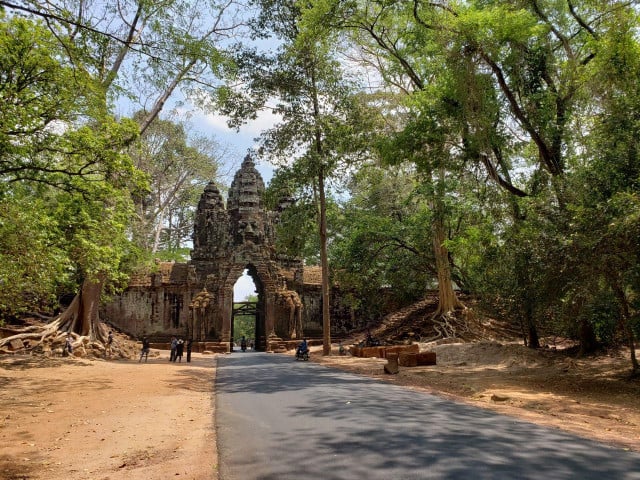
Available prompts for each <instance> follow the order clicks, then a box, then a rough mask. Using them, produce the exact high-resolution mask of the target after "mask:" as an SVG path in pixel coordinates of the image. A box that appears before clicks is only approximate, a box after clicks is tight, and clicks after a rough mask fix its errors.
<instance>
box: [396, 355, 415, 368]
mask: <svg viewBox="0 0 640 480" xmlns="http://www.w3.org/2000/svg"><path fill="white" fill-rule="evenodd" d="M398 365H400V366H401V367H417V366H418V354H417V353H406V352H402V353H399V354H398Z"/></svg>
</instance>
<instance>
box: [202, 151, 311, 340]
mask: <svg viewBox="0 0 640 480" xmlns="http://www.w3.org/2000/svg"><path fill="white" fill-rule="evenodd" d="M264 191H265V187H264V182H263V180H262V177H261V176H260V173H259V172H258V170H257V169H256V167H255V163H254V161H253V159H252V158H251V156H250V155H247V156H246V157H245V159H244V161H243V162H242V166H241V167H240V169H239V170H238V172H236V174H235V176H234V179H233V182H232V183H231V187H230V188H229V196H228V199H227V207H226V209H225V206H224V202H223V200H222V195H221V194H220V191H219V190H218V188H217V187H216V186H215V185H214V184H213V183H210V184H209V185H207V186H206V188H205V190H204V192H203V193H202V196H201V198H200V202H199V203H198V209H197V211H196V218H195V225H194V232H193V250H192V252H191V262H190V265H191V266H192V267H193V269H194V270H195V272H196V274H197V278H198V284H199V285H202V287H205V286H206V291H207V292H208V293H209V295H210V296H211V298H210V300H209V303H210V304H212V305H213V307H212V308H208V309H207V311H208V313H207V315H211V316H213V318H212V319H210V321H208V323H207V324H211V329H210V331H215V332H217V333H218V335H219V336H220V338H219V341H222V342H226V341H230V340H231V339H230V338H227V337H230V336H231V331H232V328H231V327H232V326H231V325H230V322H231V311H232V306H233V305H232V302H233V285H234V284H235V282H236V280H237V279H238V278H239V277H240V275H242V272H243V271H244V270H245V269H248V270H249V272H250V274H251V276H252V277H253V280H254V283H255V284H256V286H257V291H258V298H259V305H260V308H261V309H262V311H260V312H259V314H258V318H259V319H260V321H261V322H264V325H260V328H257V330H261V331H263V332H264V334H265V335H264V336H265V338H264V339H262V341H263V342H264V343H266V342H267V341H268V340H267V338H271V339H273V338H276V339H277V338H280V336H284V337H290V336H291V335H294V338H295V335H302V320H301V318H302V317H301V313H300V312H301V311H302V302H301V301H300V297H299V295H298V294H297V293H296V292H295V291H294V290H286V289H285V290H286V291H287V292H290V293H288V294H287V295H286V298H289V299H290V300H287V301H289V302H291V305H289V304H288V303H287V305H286V306H285V307H284V308H285V310H286V311H287V314H286V315H287V318H288V319H287V327H286V328H283V329H281V328H278V331H277V332H276V325H278V326H279V320H278V318H276V317H277V316H278V315H277V310H278V309H279V308H280V307H281V305H280V304H279V303H278V302H282V301H284V300H283V299H284V298H285V296H283V295H284V294H283V293H282V292H283V290H282V288H283V287H282V286H283V285H285V286H287V278H286V277H285V276H283V274H282V272H283V271H289V272H293V273H292V275H290V277H291V278H295V277H296V275H298V276H299V275H300V272H302V268H303V266H302V262H301V261H300V260H299V259H295V258H289V257H282V256H280V257H278V256H276V253H275V224H276V223H277V222H278V221H279V216H280V214H281V212H282V210H283V209H284V208H285V207H286V206H288V205H289V204H290V203H291V199H284V200H283V201H282V202H280V204H279V206H278V208H277V209H276V210H275V211H265V209H264V206H263V196H264ZM296 270H299V271H300V272H296ZM289 287H290V288H293V285H292V284H291V285H289ZM191 311H192V312H193V313H192V318H191V320H192V321H193V322H194V324H195V318H193V315H195V314H196V313H197V312H200V313H198V315H201V309H196V308H194V309H192V310H191ZM289 316H290V318H289ZM199 323H200V324H202V323H204V320H203V319H202V318H199ZM256 340H257V341H260V339H256ZM263 346H264V347H267V345H263Z"/></svg>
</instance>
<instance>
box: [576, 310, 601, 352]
mask: <svg viewBox="0 0 640 480" xmlns="http://www.w3.org/2000/svg"><path fill="white" fill-rule="evenodd" d="M578 336H579V338H580V353H579V355H580V356H583V355H588V354H590V353H593V352H595V351H596V348H597V347H598V342H597V340H596V332H595V331H594V330H593V325H591V323H590V322H589V321H588V320H587V319H586V318H583V319H582V320H580V328H579V330H578Z"/></svg>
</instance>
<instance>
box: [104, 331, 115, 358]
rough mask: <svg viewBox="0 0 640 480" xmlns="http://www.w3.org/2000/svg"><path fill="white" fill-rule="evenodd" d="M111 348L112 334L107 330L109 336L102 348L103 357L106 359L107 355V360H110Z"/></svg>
mask: <svg viewBox="0 0 640 480" xmlns="http://www.w3.org/2000/svg"><path fill="white" fill-rule="evenodd" d="M112 346H113V332H112V331H111V330H109V335H108V336H107V344H106V345H105V348H104V356H105V357H106V356H107V355H109V358H111V347H112Z"/></svg>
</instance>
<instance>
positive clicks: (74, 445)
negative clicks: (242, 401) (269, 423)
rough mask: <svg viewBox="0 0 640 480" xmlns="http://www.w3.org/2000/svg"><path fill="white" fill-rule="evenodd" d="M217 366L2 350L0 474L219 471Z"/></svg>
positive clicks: (191, 474) (119, 475) (209, 474)
mask: <svg viewBox="0 0 640 480" xmlns="http://www.w3.org/2000/svg"><path fill="white" fill-rule="evenodd" d="M152 353H153V352H152ZM155 353H156V355H157V352H155ZM214 365H215V358H214V357H212V356H202V355H198V354H195V355H194V358H193V361H192V363H191V364H187V363H184V362H183V363H181V364H180V363H175V364H174V363H169V362H168V361H167V352H162V356H161V357H153V358H152V357H150V358H149V362H148V363H146V364H145V363H142V364H139V363H137V362H134V361H123V360H121V361H103V360H93V361H89V360H80V359H45V358H37V357H30V356H10V357H2V358H0V405H1V407H0V412H1V414H0V478H1V479H7V480H8V479H61V478H64V479H68V480H72V479H78V480H80V479H82V480H87V479H125V478H126V479H131V480H137V479H140V480H142V479H167V478H181V479H194V480H196V479H197V480H205V479H213V478H216V477H217V470H216V462H217V454H216V446H215V436H214V431H215V430H214V423H213V422H214V418H213V409H214V401H213V382H214V375H215V368H214Z"/></svg>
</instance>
